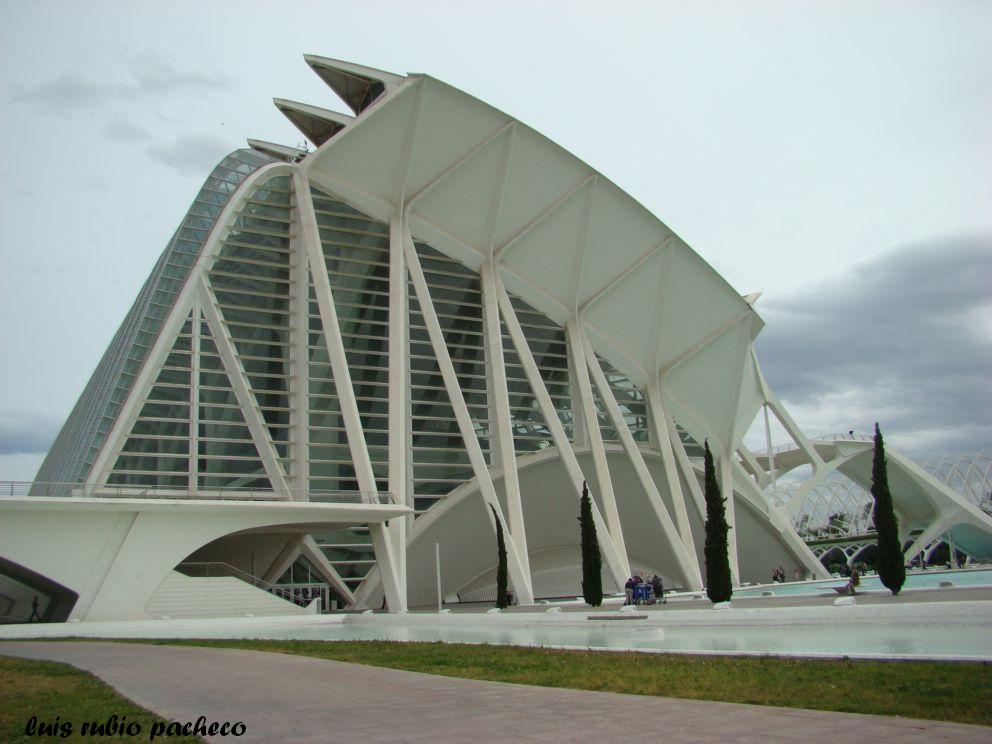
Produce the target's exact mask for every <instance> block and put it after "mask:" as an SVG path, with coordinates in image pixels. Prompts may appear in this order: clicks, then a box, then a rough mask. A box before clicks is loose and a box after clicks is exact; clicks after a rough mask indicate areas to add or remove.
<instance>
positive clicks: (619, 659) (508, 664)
mask: <svg viewBox="0 0 992 744" xmlns="http://www.w3.org/2000/svg"><path fill="white" fill-rule="evenodd" d="M152 642H153V643H155V642H156V641H152ZM157 642H158V643H166V644H174V643H177V642H176V641H157ZM181 643H185V644H187V645H202V646H216V647H225V648H244V649H253V650H257V651H275V652H279V653H288V654H299V655H301V656H313V657H317V658H321V659H335V660H338V661H350V662H355V663H358V664H370V665H373V666H382V667H390V668H393V669H406V670H409V671H414V672H425V673H428V674H442V675H447V676H450V677H467V678H470V679H483V680H492V681H496V682H514V683H519V684H528V685H540V686H543V687H567V688H572V689H578V690H605V691H609V692H623V693H630V694H634V695H659V696H664V697H675V698H690V699H695V700H722V701H725V702H731V703H752V704H756V705H779V706H784V707H789V708H812V709H817V710H834V711H845V712H850V713H873V714H877V715H889V716H904V717H907V718H929V719H933V720H941V721H955V722H958V723H976V724H983V725H986V726H992V704H990V703H989V701H990V700H992V664H988V663H956V662H906V661H860V660H810V659H788V658H778V657H768V656H683V655H665V654H641V653H610V652H595V651H558V650H551V649H539V648H520V647H512V646H467V645H459V644H444V643H387V642H380V641H364V642H358V641H355V642H341V641H335V642H331V641H252V640H223V641H186V642H181Z"/></svg>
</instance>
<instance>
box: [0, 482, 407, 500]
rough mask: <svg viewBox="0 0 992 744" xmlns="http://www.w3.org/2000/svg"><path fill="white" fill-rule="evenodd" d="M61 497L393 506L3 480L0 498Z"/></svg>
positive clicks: (335, 494)
mask: <svg viewBox="0 0 992 744" xmlns="http://www.w3.org/2000/svg"><path fill="white" fill-rule="evenodd" d="M5 496H6V497H13V496H41V497H45V496H61V497H70V498H101V499H104V498H126V499H170V500H179V501H210V500H216V501H282V502H286V503H293V502H301V501H302V502H309V503H319V504H393V503H395V502H394V500H393V496H392V494H391V493H390V492H388V491H321V490H317V491H291V490H290V491H273V490H263V489H254V488H201V489H195V490H187V489H182V488H153V487H145V486H111V485H104V484H93V483H45V482H39V481H0V498H3V497H5Z"/></svg>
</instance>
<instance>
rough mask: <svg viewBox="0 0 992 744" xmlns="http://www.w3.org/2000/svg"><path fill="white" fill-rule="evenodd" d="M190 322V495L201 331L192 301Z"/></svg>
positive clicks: (196, 449)
mask: <svg viewBox="0 0 992 744" xmlns="http://www.w3.org/2000/svg"><path fill="white" fill-rule="evenodd" d="M192 313H193V314H192V316H191V317H192V322H191V324H190V332H191V334H192V337H191V338H190V344H189V348H190V356H189V482H188V487H189V490H190V493H193V492H195V491H196V490H197V487H198V479H197V474H198V472H199V461H200V457H199V455H200V350H201V346H202V344H201V343H200V341H201V340H202V337H203V332H202V331H203V329H202V326H201V325H200V323H201V322H202V321H201V320H200V303H199V301H198V298H194V299H193V310H192Z"/></svg>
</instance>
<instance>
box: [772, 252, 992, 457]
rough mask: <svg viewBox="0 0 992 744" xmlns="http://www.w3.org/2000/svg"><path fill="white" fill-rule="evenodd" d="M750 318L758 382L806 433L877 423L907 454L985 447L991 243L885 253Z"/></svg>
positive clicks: (990, 412)
mask: <svg viewBox="0 0 992 744" xmlns="http://www.w3.org/2000/svg"><path fill="white" fill-rule="evenodd" d="M759 309H760V310H761V311H762V313H763V315H765V317H767V318H768V319H769V322H768V325H767V326H766V328H765V329H764V331H763V332H762V333H761V335H760V336H759V337H758V340H757V342H756V348H757V350H758V354H759V358H760V359H761V363H762V368H763V370H764V372H765V376H766V378H767V379H768V382H769V384H770V385H771V386H772V388H773V390H775V392H776V394H777V395H778V396H779V397H780V398H782V399H783V401H784V402H785V403H786V404H787V405H788V406H789V407H790V410H791V411H792V412H793V415H794V416H796V418H798V419H799V420H800V423H801V424H803V425H804V427H805V428H807V429H812V430H811V431H807V433H808V434H818V433H828V432H846V431H848V430H849V429H850V428H856V429H858V430H859V431H861V432H865V431H868V430H869V429H870V426H871V424H872V422H873V421H875V420H878V421H880V422H881V424H882V426H883V429H884V430H888V431H889V432H891V433H893V434H895V435H896V438H897V441H898V442H899V443H900V444H901V446H902V447H904V448H905V449H907V450H909V451H910V452H912V453H914V454H927V453H931V452H938V451H958V450H974V449H979V448H981V447H983V446H988V445H990V444H992V385H990V382H989V372H990V370H992V237H989V236H981V237H960V238H950V239H946V240H935V241H930V242H926V243H917V244H913V245H911V246H906V247H904V248H900V249H896V250H892V251H889V252H887V253H885V254H883V255H880V256H878V257H876V258H873V259H871V260H869V261H865V262H862V263H860V264H855V265H854V266H852V267H851V268H850V269H849V270H847V271H846V272H845V273H844V274H843V275H842V276H839V277H835V278H832V279H829V280H826V281H823V282H821V283H819V284H815V285H812V286H809V287H807V288H806V289H805V291H803V292H802V293H797V294H794V295H790V296H786V297H782V298H781V299H774V298H772V299H770V300H769V301H768V302H767V303H766V304H765V306H764V307H760V306H759ZM816 429H821V431H817V430H816Z"/></svg>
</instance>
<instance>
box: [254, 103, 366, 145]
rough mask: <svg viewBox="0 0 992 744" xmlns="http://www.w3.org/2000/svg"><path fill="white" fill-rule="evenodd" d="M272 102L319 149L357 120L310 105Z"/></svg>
mask: <svg viewBox="0 0 992 744" xmlns="http://www.w3.org/2000/svg"><path fill="white" fill-rule="evenodd" d="M272 102H273V103H274V104H275V105H276V108H277V109H279V110H280V111H281V112H282V114H283V116H285V117H286V118H287V119H289V120H290V121H291V122H292V123H293V126H295V127H296V128H297V129H299V130H300V131H301V132H302V133H303V136H304V137H306V138H307V139H308V140H310V141H311V142H313V143H314V144H315V145H316V146H317V147H320V146H321V145H322V144H324V143H325V142H327V140H329V139H330V138H331V137H333V136H334V135H335V134H337V133H338V132H340V131H341V130H342V129H344V128H345V127H346V126H348V124H350V123H351V122H353V121H354V120H355V117H353V116H348V115H347V114H339V113H338V112H337V111H330V110H328V109H323V108H319V107H317V106H311V105H310V104H308V103H298V102H297V101H287V100H286V99H284V98H273V99H272Z"/></svg>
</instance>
